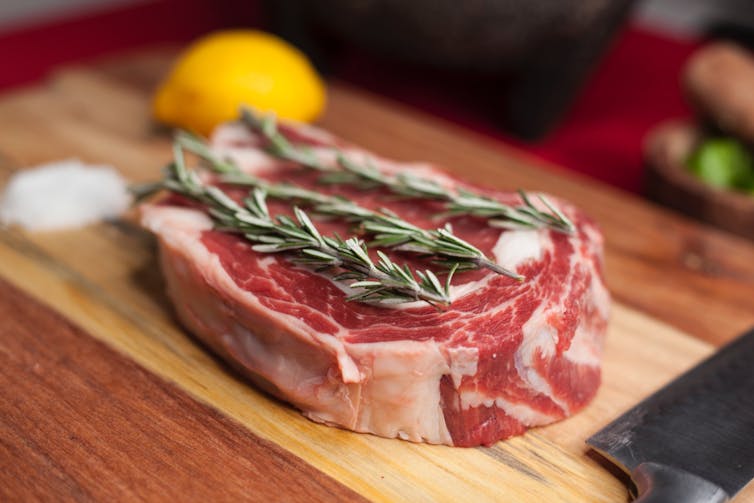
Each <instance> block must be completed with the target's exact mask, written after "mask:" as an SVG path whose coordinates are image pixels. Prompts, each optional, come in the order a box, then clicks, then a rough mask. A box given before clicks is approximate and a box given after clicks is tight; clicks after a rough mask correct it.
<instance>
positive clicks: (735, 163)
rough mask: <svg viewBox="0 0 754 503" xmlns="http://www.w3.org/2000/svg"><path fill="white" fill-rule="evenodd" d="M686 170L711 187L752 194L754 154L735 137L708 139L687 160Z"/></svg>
mask: <svg viewBox="0 0 754 503" xmlns="http://www.w3.org/2000/svg"><path fill="white" fill-rule="evenodd" d="M688 168H689V170H690V171H691V172H692V173H694V174H695V175H696V176H698V177H699V178H700V179H702V180H703V181H704V182H706V183H708V184H709V185H712V186H714V187H721V188H728V189H737V190H744V191H746V192H750V193H751V192H752V191H754V155H753V154H752V152H751V151H750V150H749V148H748V147H747V146H746V145H745V144H744V143H743V142H741V141H739V140H737V139H735V138H709V139H707V140H705V141H703V142H702V143H701V144H700V145H699V146H698V147H697V148H696V150H695V151H694V153H693V154H691V157H690V158H689V160H688Z"/></svg>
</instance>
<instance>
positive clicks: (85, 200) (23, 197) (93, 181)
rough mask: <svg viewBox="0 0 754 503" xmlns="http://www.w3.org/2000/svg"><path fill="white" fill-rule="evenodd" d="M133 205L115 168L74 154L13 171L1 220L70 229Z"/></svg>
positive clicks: (1, 200) (0, 200) (1, 203)
mask: <svg viewBox="0 0 754 503" xmlns="http://www.w3.org/2000/svg"><path fill="white" fill-rule="evenodd" d="M130 204H131V195H130V194H129V193H128V189H127V185H126V182H125V180H124V179H123V178H122V177H121V176H120V175H119V174H118V172H117V171H115V169H114V168H112V167H110V166H90V165H86V164H84V163H82V162H81V161H79V160H75V159H71V160H65V161H58V162H52V163H49V164H44V165H42V166H39V167H36V168H32V169H26V170H22V171H19V172H18V173H16V174H14V175H13V176H12V177H11V179H10V181H9V182H8V185H7V186H6V187H5V191H4V193H3V195H2V198H0V222H2V223H3V224H5V225H11V224H18V225H20V226H21V227H24V228H26V229H29V230H33V231H42V230H46V231H49V230H60V229H68V228H74V227H82V226H84V225H87V224H90V223H94V222H98V221H100V220H103V219H106V218H113V217H116V216H118V215H120V214H121V213H123V212H124V211H125V210H126V209H127V208H128V206H129V205H130Z"/></svg>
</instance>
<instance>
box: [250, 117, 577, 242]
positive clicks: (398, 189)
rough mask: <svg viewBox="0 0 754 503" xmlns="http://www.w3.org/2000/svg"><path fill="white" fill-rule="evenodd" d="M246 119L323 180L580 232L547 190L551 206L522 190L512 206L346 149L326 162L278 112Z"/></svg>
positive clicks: (492, 219)
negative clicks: (391, 170)
mask: <svg viewBox="0 0 754 503" xmlns="http://www.w3.org/2000/svg"><path fill="white" fill-rule="evenodd" d="M241 120H242V122H243V123H244V124H246V125H247V126H248V127H249V128H250V129H251V130H252V131H254V132H256V133H260V134H262V135H263V136H264V138H265V139H266V140H267V142H268V147H267V151H268V152H269V153H270V154H272V155H274V156H276V157H278V158H280V159H284V160H288V161H292V162H296V163H298V164H301V165H303V166H306V167H309V168H312V169H316V170H319V171H325V172H326V174H325V175H323V177H322V178H321V181H323V182H325V183H333V184H350V185H357V186H361V187H362V188H372V187H385V188H386V189H388V190H389V191H390V192H392V193H394V194H398V195H402V196H406V197H413V198H418V199H431V200H437V201H443V202H444V203H445V207H446V209H447V211H448V213H449V214H451V215H473V216H477V217H482V218H486V219H488V221H489V223H490V225H492V226H494V227H501V228H506V229H537V228H548V229H552V230H555V231H558V232H563V233H566V234H572V233H573V232H574V225H573V223H572V222H571V221H570V220H569V219H568V217H566V216H565V215H564V214H563V213H562V212H561V211H560V210H558V209H557V208H556V207H555V206H554V205H553V204H552V203H551V202H550V201H549V200H548V199H547V198H546V197H545V196H543V195H538V198H539V200H540V201H541V202H542V204H543V205H544V206H545V207H546V208H547V210H549V211H542V210H540V209H539V208H537V206H536V205H534V204H533V202H532V201H531V198H529V196H528V195H527V194H526V193H525V192H524V191H522V190H519V194H520V196H521V199H522V201H523V203H524V204H523V205H520V206H511V205H508V204H504V203H502V202H500V201H497V200H495V199H492V198H489V197H486V196H483V195H481V194H476V193H474V192H471V191H468V190H459V191H457V192H452V191H450V190H448V189H447V188H445V187H443V186H441V185H440V184H438V183H437V182H434V181H432V180H428V179H426V178H421V177H418V176H416V175H411V174H405V173H401V174H398V175H388V174H385V173H383V172H381V171H380V170H378V169H377V168H376V167H374V166H373V165H372V164H371V163H369V162H368V161H367V162H365V163H363V164H361V163H357V162H356V161H354V160H353V159H349V158H347V157H346V156H344V155H343V154H342V153H338V155H337V167H338V168H340V169H339V170H338V169H335V168H333V167H332V166H326V165H324V164H323V163H322V162H321V161H320V160H318V159H317V158H316V156H315V155H313V153H312V152H311V151H310V150H309V149H307V148H305V147H301V146H296V145H294V144H292V143H291V142H289V141H288V140H287V139H286V138H285V136H283V135H282V134H281V133H280V132H279V131H278V129H277V124H276V121H275V117H274V116H272V115H265V116H261V117H260V116H257V115H255V114H254V113H253V112H252V111H251V110H249V109H248V108H243V109H241Z"/></svg>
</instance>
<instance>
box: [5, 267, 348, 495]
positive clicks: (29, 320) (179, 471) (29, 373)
mask: <svg viewBox="0 0 754 503" xmlns="http://www.w3.org/2000/svg"><path fill="white" fill-rule="evenodd" d="M0 319H2V320H3V323H2V324H0V387H2V389H4V390H13V393H12V394H10V393H8V392H7V391H6V392H4V393H2V394H0V417H2V418H3V420H2V421H0V500H3V501H32V500H46V501H50V500H59V501H62V500H77V501H86V500H90V501H146V500H151V501H155V500H158V499H159V500H162V501H239V500H245V499H247V498H248V497H249V495H253V497H254V499H256V500H258V501H302V502H308V501H332V500H333V499H337V500H343V501H361V500H363V498H361V497H360V496H359V495H358V494H356V493H354V492H353V491H351V490H349V489H347V488H346V487H344V486H343V485H341V484H339V483H337V482H336V481H334V480H333V479H332V478H330V477H328V476H326V475H324V474H322V473H321V472H318V471H317V470H316V469H315V468H313V467H312V466H311V465H308V464H306V463H305V462H303V461H302V460H301V459H300V458H298V457H296V456H294V455H292V454H291V453H289V452H288V451H286V450H284V449H282V448H280V447H278V446H277V445H275V444H273V443H271V442H269V441H266V440H263V439H261V438H259V437H258V436H256V435H254V434H252V433H251V432H250V431H249V430H247V429H245V428H243V427H242V426H241V425H240V424H238V423H236V422H235V421H233V420H230V419H228V418H227V417H225V416H224V415H222V414H221V413H219V412H218V411H217V410H215V409H213V408H211V407H208V406H206V405H202V404H200V403H199V402H197V401H196V400H194V399H192V398H191V397H189V395H187V394H186V393H185V392H183V391H181V390H179V389H178V388H176V387H175V386H174V385H171V384H168V383H167V382H165V381H164V380H162V379H159V378H158V377H156V376H155V375H154V374H151V373H149V372H146V371H145V370H144V369H143V368H141V367H140V366H138V365H136V364H135V363H134V362H133V361H131V360H129V359H127V358H125V357H124V356H122V355H119V354H117V353H115V352H114V351H113V350H112V349H110V348H108V347H107V346H105V345H104V344H102V343H101V342H99V341H96V340H95V339H93V338H92V337H90V336H89V335H87V334H84V333H82V332H81V330H80V329H78V328H76V327H74V326H72V325H71V324H70V323H69V322H67V321H66V320H65V319H64V318H62V317H61V316H59V315H57V314H55V313H53V312H52V311H51V310H50V309H49V308H47V307H44V306H42V305H40V304H38V303H37V302H35V301H33V300H31V299H30V298H29V297H28V296H26V295H24V294H22V293H21V292H19V291H18V290H17V289H15V288H13V287H11V286H10V285H8V284H7V283H6V282H4V281H1V280H0ZM292 474H296V476H292Z"/></svg>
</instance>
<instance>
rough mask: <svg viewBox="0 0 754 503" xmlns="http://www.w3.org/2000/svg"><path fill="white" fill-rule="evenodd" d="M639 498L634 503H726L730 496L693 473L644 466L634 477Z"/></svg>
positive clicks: (658, 466)
mask: <svg viewBox="0 0 754 503" xmlns="http://www.w3.org/2000/svg"><path fill="white" fill-rule="evenodd" d="M631 478H632V479H633V481H634V484H636V489H637V491H638V493H639V496H638V497H637V498H636V500H634V501H635V503H724V502H726V501H728V500H729V496H728V494H727V493H726V492H725V491H723V490H722V489H721V488H719V487H718V486H716V485H715V484H713V483H712V482H710V481H708V480H704V479H703V478H701V477H697V476H696V475H694V474H693V473H689V472H687V471H684V470H681V469H679V468H672V467H670V466H665V465H661V464H659V463H642V464H640V465H639V466H637V467H636V469H635V470H634V471H633V473H631Z"/></svg>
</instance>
